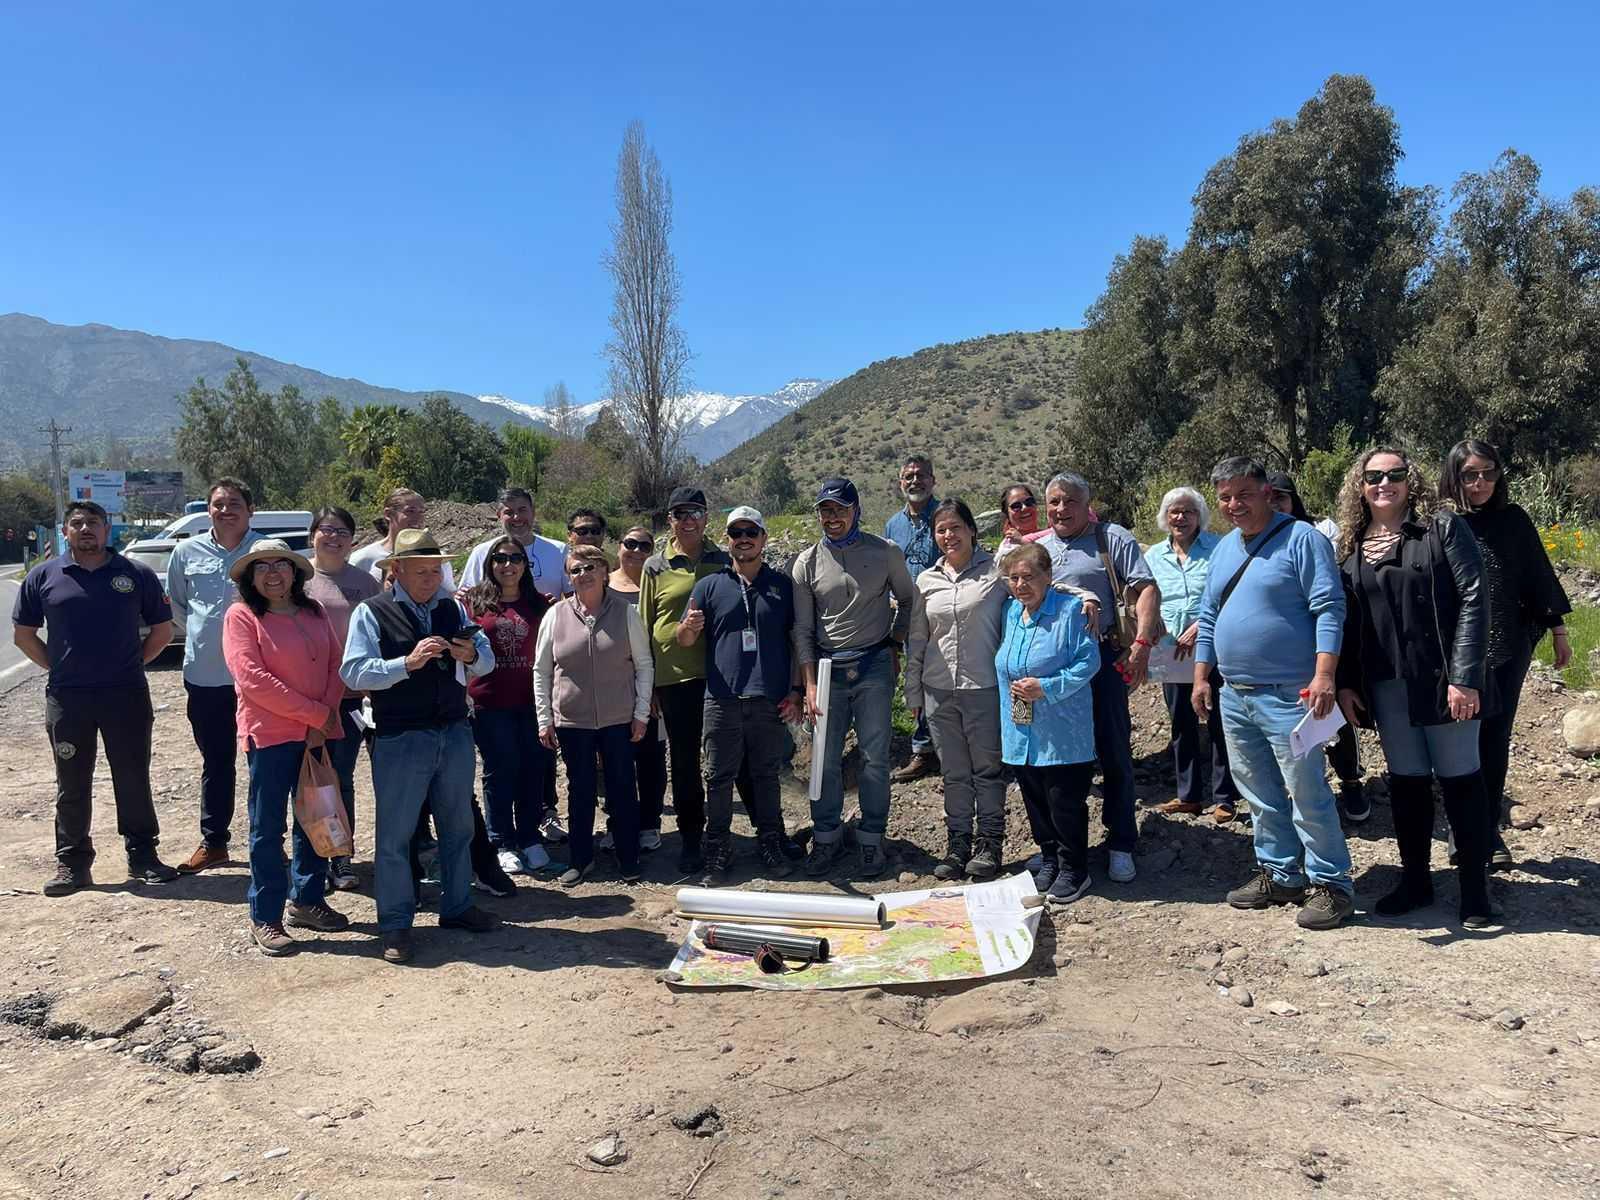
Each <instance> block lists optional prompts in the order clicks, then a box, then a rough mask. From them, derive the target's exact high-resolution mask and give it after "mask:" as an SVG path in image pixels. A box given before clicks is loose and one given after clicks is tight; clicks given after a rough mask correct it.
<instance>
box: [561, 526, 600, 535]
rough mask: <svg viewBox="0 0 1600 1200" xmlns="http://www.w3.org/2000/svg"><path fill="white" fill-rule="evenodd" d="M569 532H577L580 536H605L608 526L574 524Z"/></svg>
mask: <svg viewBox="0 0 1600 1200" xmlns="http://www.w3.org/2000/svg"><path fill="white" fill-rule="evenodd" d="M568 532H569V533H573V534H576V535H577V536H578V537H605V535H606V527H605V526H604V525H574V526H573V527H572V528H571V529H570V530H568Z"/></svg>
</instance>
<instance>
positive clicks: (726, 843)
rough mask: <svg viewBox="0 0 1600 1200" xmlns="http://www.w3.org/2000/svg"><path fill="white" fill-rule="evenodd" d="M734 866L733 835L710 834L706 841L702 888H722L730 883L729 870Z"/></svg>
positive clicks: (707, 835)
mask: <svg viewBox="0 0 1600 1200" xmlns="http://www.w3.org/2000/svg"><path fill="white" fill-rule="evenodd" d="M732 865H733V835H732V834H727V833H708V834H706V841H705V870H706V873H705V876H704V877H703V878H702V879H701V880H700V886H701V887H709V888H714V887H722V886H724V885H725V884H726V883H727V882H728V874H729V869H730V868H731V867H732Z"/></svg>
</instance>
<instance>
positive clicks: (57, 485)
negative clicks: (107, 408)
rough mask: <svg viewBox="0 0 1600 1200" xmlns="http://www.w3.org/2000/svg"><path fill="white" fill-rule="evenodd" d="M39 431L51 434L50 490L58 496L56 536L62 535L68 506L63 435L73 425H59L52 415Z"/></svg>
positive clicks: (68, 431)
mask: <svg viewBox="0 0 1600 1200" xmlns="http://www.w3.org/2000/svg"><path fill="white" fill-rule="evenodd" d="M39 432H40V433H48V434H49V435H50V491H51V492H52V493H53V494H54V495H55V498H56V536H57V537H60V536H61V522H62V519H63V516H62V509H64V508H65V507H66V499H65V497H64V496H63V491H64V489H63V485H62V478H61V435H62V434H63V433H71V432H72V426H71V425H67V426H65V427H63V426H60V425H57V424H56V419H55V418H54V417H51V418H50V424H48V425H41V426H39ZM40 549H41V550H43V549H44V547H43V546H41V547H40Z"/></svg>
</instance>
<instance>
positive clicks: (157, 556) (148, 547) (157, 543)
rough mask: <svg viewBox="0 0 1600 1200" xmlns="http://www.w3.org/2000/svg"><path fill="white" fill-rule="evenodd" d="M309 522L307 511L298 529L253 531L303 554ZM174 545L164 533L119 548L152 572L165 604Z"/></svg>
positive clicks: (177, 640) (176, 631)
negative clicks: (154, 574)
mask: <svg viewBox="0 0 1600 1200" xmlns="http://www.w3.org/2000/svg"><path fill="white" fill-rule="evenodd" d="M210 520H211V518H210V517H207V518H206V523H207V525H209V524H210ZM310 523H311V514H310V513H307V514H306V519H305V521H304V522H302V523H301V525H300V528H299V529H298V530H296V531H295V532H293V533H290V532H287V531H281V530H274V531H271V532H270V533H269V532H268V531H267V530H264V529H261V530H257V532H258V533H267V534H268V536H269V537H275V538H279V539H281V540H282V541H283V542H284V543H285V544H286V545H287V546H288V547H289V549H291V550H298V551H299V552H300V553H302V554H305V553H308V552H309V551H310V549H311V535H310V534H309V533H307V532H306V526H307V525H309V524H310ZM202 528H204V527H202ZM251 528H255V526H254V525H252V526H251ZM194 532H196V533H198V532H200V530H195V531H194ZM184 536H186V537H187V536H189V535H188V534H185V535H184ZM177 544H178V539H176V538H170V537H165V536H163V537H154V538H144V539H142V540H140V541H137V542H130V543H129V544H128V545H127V546H126V547H125V548H124V549H123V551H122V555H123V557H124V558H128V559H131V560H132V561H134V562H136V563H143V564H144V565H145V566H147V567H149V568H150V569H151V570H152V571H154V572H155V573H156V578H157V579H159V580H160V581H161V594H162V595H163V596H164V597H166V599H167V601H168V602H169V603H170V602H171V600H172V597H171V596H167V595H166V591H167V563H168V562H169V561H170V560H171V558H172V551H173V548H174V547H175V546H177ZM149 632H150V630H149V627H148V626H140V628H139V636H140V637H143V636H144V635H145V634H147V633H149ZM172 645H174V646H181V645H183V622H182V621H176V620H175V621H173V622H172Z"/></svg>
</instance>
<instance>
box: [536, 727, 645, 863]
mask: <svg viewBox="0 0 1600 1200" xmlns="http://www.w3.org/2000/svg"><path fill="white" fill-rule="evenodd" d="M632 732H633V731H632V729H631V728H630V727H629V726H628V725H607V726H606V727H605V728H604V729H571V728H567V727H565V726H561V725H557V726H556V739H557V741H558V742H559V743H560V745H561V761H562V762H564V763H566V764H567V846H568V849H569V850H570V851H571V853H570V855H569V857H570V858H571V860H572V865H573V866H574V867H577V868H579V869H580V870H581V869H582V868H584V867H587V866H588V865H589V864H590V863H592V862H593V861H594V803H595V768H594V760H595V756H596V755H598V756H599V758H600V761H601V763H602V764H603V765H604V767H605V772H606V809H607V812H608V813H609V814H610V820H609V824H610V826H611V840H612V842H613V843H614V844H615V845H616V848H617V862H618V863H619V864H620V865H621V867H622V870H623V873H624V874H627V875H632V874H634V873H636V872H637V871H638V870H639V792H638V789H637V788H636V787H635V785H634V777H633V741H632V739H631V737H630V735H631V734H632Z"/></svg>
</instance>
